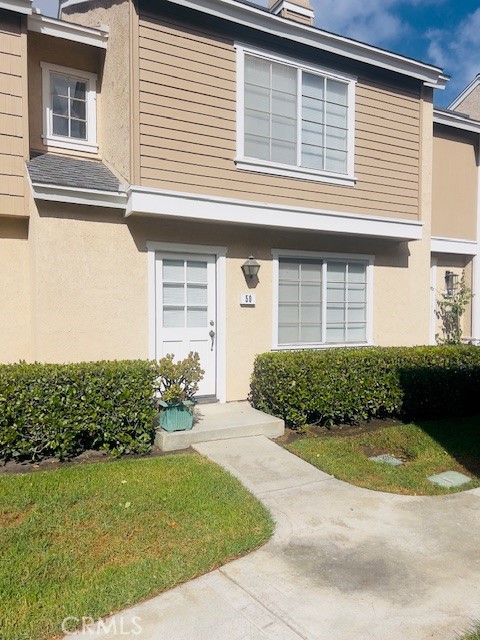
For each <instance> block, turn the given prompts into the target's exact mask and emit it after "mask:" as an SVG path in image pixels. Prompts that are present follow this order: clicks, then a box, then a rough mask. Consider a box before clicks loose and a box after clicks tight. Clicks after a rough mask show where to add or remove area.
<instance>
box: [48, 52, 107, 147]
mask: <svg viewBox="0 0 480 640" xmlns="http://www.w3.org/2000/svg"><path fill="white" fill-rule="evenodd" d="M40 66H41V68H42V111H43V132H42V140H43V143H44V144H45V145H46V146H48V147H58V148H62V149H72V150H74V151H85V152H87V153H98V144H97V74H96V73H91V72H90V71H81V70H79V69H71V68H70V67H62V66H60V65H56V64H50V63H49V62H41V63H40ZM52 73H59V74H62V75H66V76H69V77H71V78H76V79H78V80H82V81H83V82H86V84H87V96H86V98H87V99H86V103H87V139H86V140H78V139H76V138H69V137H67V136H58V135H55V134H54V133H53V131H52V102H51V89H50V86H51V85H50V78H51V75H52Z"/></svg>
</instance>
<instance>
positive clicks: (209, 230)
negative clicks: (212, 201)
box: [31, 203, 429, 400]
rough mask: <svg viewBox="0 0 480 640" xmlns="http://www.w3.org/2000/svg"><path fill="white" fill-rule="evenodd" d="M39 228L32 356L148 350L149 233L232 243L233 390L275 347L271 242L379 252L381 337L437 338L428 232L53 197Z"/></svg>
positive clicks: (37, 218)
mask: <svg viewBox="0 0 480 640" xmlns="http://www.w3.org/2000/svg"><path fill="white" fill-rule="evenodd" d="M32 229H33V233H32V240H31V242H32V243H33V244H34V251H33V253H32V256H33V257H32V259H33V261H34V265H33V267H32V269H33V275H32V278H33V280H34V282H35V296H34V303H33V304H34V308H33V317H34V327H35V331H34V355H33V357H34V358H36V359H38V360H41V361H53V362H65V361H76V360H89V359H95V360H96V359H100V358H107V359H119V358H146V357H148V270H147V250H146V242H147V241H148V240H150V241H159V242H172V243H185V242H187V243H192V242H193V241H194V242H195V243H197V244H202V245H215V246H226V247H227V252H228V254H227V302H226V315H227V329H226V331H227V335H226V344H227V399H228V400H236V399H240V398H245V397H246V395H247V393H248V385H249V377H250V374H251V370H252V365H253V360H254V357H255V355H256V354H258V353H262V352H264V351H269V350H270V349H271V348H272V342H273V327H272V295H273V287H272V268H273V267H272V253H271V250H272V248H280V249H282V248H284V249H298V250H308V251H319V252H322V251H330V252H339V253H347V254H348V253H357V254H358V253H361V254H369V255H371V254H373V255H375V270H374V309H373V315H374V339H375V343H376V344H380V345H392V344H396V345H413V344H419V343H426V342H428V330H429V314H428V283H427V286H426V287H424V285H425V282H426V281H427V280H428V267H427V269H426V272H425V274H424V273H423V271H422V270H424V267H425V265H424V262H425V257H424V253H425V247H424V246H423V245H422V243H421V242H415V243H410V244H409V245H407V244H406V243H396V242H391V241H383V240H368V239H359V238H342V237H340V236H326V235H322V234H312V233H302V232H295V231H288V232H284V231H279V230H268V229H253V228H247V227H245V228H241V227H238V226H226V225H209V224H201V223H194V222H185V221H183V222H180V221H173V220H162V219H155V218H133V219H129V220H128V221H125V220H124V219H123V218H122V214H121V213H120V212H116V211H110V212H100V211H98V210H95V209H92V208H87V207H76V208H75V209H74V210H73V209H72V208H68V207H64V206H62V205H58V204H53V203H51V204H47V203H44V204H43V205H42V207H41V215H37V214H35V215H34V216H33V219H32ZM250 254H253V255H254V256H255V257H256V259H257V260H258V261H259V262H260V264H261V269H260V274H259V284H258V286H257V287H256V289H255V293H256V297H257V305H256V307H255V308H242V307H240V300H239V298H240V294H241V293H245V292H247V291H248V290H249V289H248V286H247V284H246V283H245V279H244V277H243V273H242V271H241V264H242V263H243V262H244V261H245V259H246V258H247V257H248V256H249V255H250ZM424 275H425V277H424ZM424 280H425V282H424ZM219 339H220V336H219Z"/></svg>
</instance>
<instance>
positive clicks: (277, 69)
mask: <svg viewBox="0 0 480 640" xmlns="http://www.w3.org/2000/svg"><path fill="white" fill-rule="evenodd" d="M244 104H245V112H244V136H245V138H244V155H245V156H246V157H250V158H254V159H257V160H265V161H269V162H274V163H278V164H281V165H288V166H295V167H303V168H307V169H314V170H318V171H326V172H331V173H338V174H347V173H348V143H349V139H348V136H349V131H348V115H349V113H348V109H349V105H348V82H347V81H345V82H342V81H340V80H336V79H332V78H329V77H325V76H322V75H320V74H315V73H311V72H308V71H305V70H303V69H301V68H297V67H294V66H291V65H288V64H282V63H279V62H274V61H272V60H268V59H264V58H261V57H257V56H254V55H250V54H247V55H245V95H244Z"/></svg>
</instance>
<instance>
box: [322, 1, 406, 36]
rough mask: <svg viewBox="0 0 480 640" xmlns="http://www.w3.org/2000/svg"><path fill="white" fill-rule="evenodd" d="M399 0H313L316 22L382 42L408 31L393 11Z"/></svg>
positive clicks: (338, 31)
mask: <svg viewBox="0 0 480 640" xmlns="http://www.w3.org/2000/svg"><path fill="white" fill-rule="evenodd" d="M400 1H401V0H361V1H360V2H352V1H351V0H314V2H313V4H314V7H315V16H316V20H315V22H316V24H317V25H318V26H319V27H320V28H322V29H327V30H328V31H334V32H336V33H340V34H341V35H346V36H349V37H351V38H356V39H357V40H362V41H364V42H368V43H371V44H377V45H383V46H386V45H388V44H390V43H391V42H392V41H395V40H397V39H399V38H401V37H402V36H403V35H404V34H405V33H406V32H408V30H409V27H408V25H407V24H406V23H405V22H404V21H403V20H402V19H401V18H400V17H399V15H398V14H397V13H396V11H395V10H396V9H397V8H398V5H399V4H400Z"/></svg>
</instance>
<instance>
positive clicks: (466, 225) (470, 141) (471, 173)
mask: <svg viewBox="0 0 480 640" xmlns="http://www.w3.org/2000/svg"><path fill="white" fill-rule="evenodd" d="M477 137H478V136H476V135H475V134H473V133H468V132H463V131H455V130H451V129H447V128H446V127H442V126H441V125H435V128H434V137H433V197H432V235H435V236H440V237H446V238H461V239H467V240H475V239H476V236H477V184H478V168H477V159H476V154H477V144H478V141H477V139H476V138H477Z"/></svg>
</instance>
